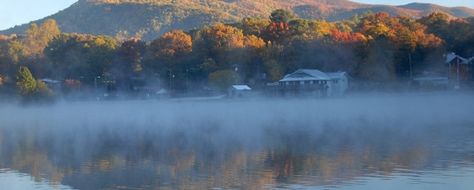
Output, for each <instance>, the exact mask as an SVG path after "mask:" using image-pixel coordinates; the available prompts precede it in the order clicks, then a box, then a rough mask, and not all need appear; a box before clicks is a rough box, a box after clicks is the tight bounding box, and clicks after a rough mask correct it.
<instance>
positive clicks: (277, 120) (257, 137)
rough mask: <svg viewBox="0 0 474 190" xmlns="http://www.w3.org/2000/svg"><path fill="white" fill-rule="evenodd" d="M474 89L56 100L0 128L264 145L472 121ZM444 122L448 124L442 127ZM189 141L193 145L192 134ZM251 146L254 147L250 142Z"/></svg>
mask: <svg viewBox="0 0 474 190" xmlns="http://www.w3.org/2000/svg"><path fill="white" fill-rule="evenodd" d="M473 108H474V100H473V96H471V95H462V94H451V95H446V94H443V95H442V94H440V95H422V94H418V95H398V96H395V95H384V96H375V95H368V96H362V95H360V96H356V97H350V98H338V99H288V100H286V99H269V100H263V99H260V100H257V99H254V100H239V99H237V100H213V101H177V100H176V101H173V100H167V101H158V100H151V101H108V102H93V101H91V102H62V103H58V104H56V105H54V106H41V107H18V106H15V105H3V106H2V107H1V108H0V116H1V117H0V123H1V124H2V126H1V127H0V129H3V130H4V131H5V130H6V131H15V130H25V131H29V132H35V133H37V134H43V133H44V135H52V134H56V135H58V136H59V137H62V136H65V135H66V136H67V138H69V136H72V137H74V136H81V137H83V138H87V139H81V140H86V141H90V140H91V139H94V138H101V137H100V135H101V134H104V133H107V134H113V135H115V136H117V137H120V138H124V139H125V140H126V139H130V138H135V137H136V136H137V135H139V136H140V135H150V136H152V137H154V138H155V139H156V140H159V139H160V138H169V135H171V134H176V133H180V134H182V135H185V136H187V137H195V138H197V139H206V138H207V139H208V140H209V139H212V140H213V141H215V142H221V141H229V140H231V139H234V140H238V141H239V142H240V143H247V144H249V145H259V144H260V143H259V142H261V141H262V140H265V139H264V138H262V137H263V136H266V135H267V136H268V135H271V134H279V135H287V134H288V135H289V134H291V133H294V132H298V131H299V132H301V133H302V135H306V136H317V135H321V134H322V133H325V132H327V131H328V130H329V131H341V132H344V131H345V132H347V133H348V134H347V135H351V133H354V132H355V131H357V130H362V131H363V132H360V131H357V132H358V133H362V134H363V133H367V134H370V133H371V131H373V130H382V131H384V130H385V131H393V130H396V131H404V132H406V133H407V134H410V133H414V132H417V131H423V132H426V130H429V129H430V127H433V128H436V129H443V130H449V129H450V128H451V127H455V126H459V125H467V124H474V118H473V117H472V109H473ZM440 126H442V127H440ZM186 143H190V144H192V140H189V139H188V141H187V142H186ZM251 147H253V146H251Z"/></svg>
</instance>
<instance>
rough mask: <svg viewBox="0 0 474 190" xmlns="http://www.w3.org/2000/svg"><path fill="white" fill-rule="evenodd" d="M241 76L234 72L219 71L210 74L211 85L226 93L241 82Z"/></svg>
mask: <svg viewBox="0 0 474 190" xmlns="http://www.w3.org/2000/svg"><path fill="white" fill-rule="evenodd" d="M239 79H240V78H239V75H238V74H237V73H236V72H235V71H233V70H219V71H216V72H213V73H211V74H209V79H208V80H209V84H210V85H211V86H213V87H215V88H217V89H218V90H221V91H225V90H227V88H229V87H230V86H231V85H233V84H236V83H237V82H239Z"/></svg>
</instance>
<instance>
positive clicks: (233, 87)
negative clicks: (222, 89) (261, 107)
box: [232, 85, 252, 90]
mask: <svg viewBox="0 0 474 190" xmlns="http://www.w3.org/2000/svg"><path fill="white" fill-rule="evenodd" d="M232 89H234V90H252V88H250V87H249V86H247V85H232Z"/></svg>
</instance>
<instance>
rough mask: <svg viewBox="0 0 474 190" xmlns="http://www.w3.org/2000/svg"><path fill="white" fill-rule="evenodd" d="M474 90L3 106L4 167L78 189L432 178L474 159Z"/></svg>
mask: <svg viewBox="0 0 474 190" xmlns="http://www.w3.org/2000/svg"><path fill="white" fill-rule="evenodd" d="M473 97H474V96H473V95H471V94H416V95H413V94H405V95H393V94H389V95H380V94H379V95H374V94H370V95H368V94H365V95H360V96H353V97H348V98H339V99H237V100H235V99H234V100H211V101H209V100H208V101H202V100H199V101H196V100H167V101H148V100H147V101H105V102H97V101H90V102H60V103H57V104H56V105H49V106H28V107H24V106H17V105H16V104H4V105H2V106H1V107H0V115H1V117H0V123H2V125H1V126H0V158H1V159H0V168H11V169H13V170H17V171H20V172H23V173H29V174H30V175H31V176H34V177H35V179H36V178H38V179H39V178H47V179H50V181H53V182H56V183H61V184H64V185H68V186H71V187H73V188H77V189H101V188H114V187H115V188H116V187H118V186H127V187H137V188H143V187H157V188H166V187H169V188H173V189H179V188H183V187H187V186H192V187H195V188H196V189H209V188H214V187H228V188H230V187H242V188H244V189H261V188H262V187H268V185H275V186H278V185H280V184H292V183H296V184H304V185H308V186H321V185H334V184H341V183H347V182H348V181H352V180H356V179H358V178H359V177H362V178H363V177H364V176H374V175H381V176H383V177H384V179H385V178H386V177H387V176H390V174H393V173H396V172H404V173H407V175H419V174H420V172H419V171H423V172H429V173H430V174H432V173H436V172H439V171H446V170H447V169H452V168H453V167H457V166H459V163H461V164H462V166H463V167H467V166H472V165H473V162H472V159H471V157H470V156H469V155H472V152H474V147H473V146H471V145H473V144H472V143H473V142H472V134H473V132H474V129H473V128H472V126H474V118H473V117H472V113H471V110H472V107H473V106H474V101H472V98H473ZM137 176H140V177H137ZM190 178H191V180H188V179H190ZM230 179H232V180H230ZM308 179H310V180H309V181H308Z"/></svg>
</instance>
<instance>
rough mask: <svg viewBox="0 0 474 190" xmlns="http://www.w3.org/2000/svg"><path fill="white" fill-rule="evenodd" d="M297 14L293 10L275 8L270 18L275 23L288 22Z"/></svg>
mask: <svg viewBox="0 0 474 190" xmlns="http://www.w3.org/2000/svg"><path fill="white" fill-rule="evenodd" d="M294 18H295V15H293V13H292V12H290V11H288V10H285V9H277V10H274V11H273V12H272V13H271V15H270V20H271V21H272V22H273V23H280V22H283V23H288V22H290V20H292V19H294Z"/></svg>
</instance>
